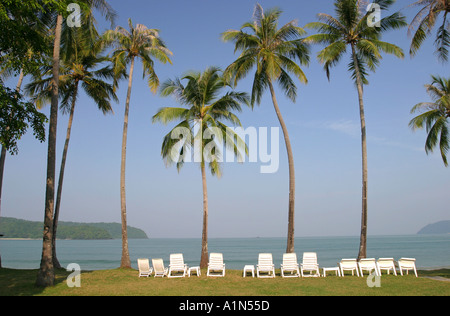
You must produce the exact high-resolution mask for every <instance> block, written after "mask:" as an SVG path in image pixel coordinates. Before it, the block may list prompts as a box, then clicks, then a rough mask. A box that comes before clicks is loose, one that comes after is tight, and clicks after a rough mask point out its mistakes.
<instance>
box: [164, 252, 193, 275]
mask: <svg viewBox="0 0 450 316" xmlns="http://www.w3.org/2000/svg"><path fill="white" fill-rule="evenodd" d="M187 272H188V266H187V265H186V264H184V259H183V254H182V253H174V254H171V255H170V263H169V273H168V277H169V278H176V277H180V278H183V277H185V276H186V274H187Z"/></svg>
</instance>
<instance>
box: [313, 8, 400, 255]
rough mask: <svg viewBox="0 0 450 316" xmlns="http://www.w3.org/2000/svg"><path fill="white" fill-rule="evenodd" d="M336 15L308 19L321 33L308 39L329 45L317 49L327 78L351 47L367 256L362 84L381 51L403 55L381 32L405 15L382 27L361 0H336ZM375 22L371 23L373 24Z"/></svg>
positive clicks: (393, 17)
mask: <svg viewBox="0 0 450 316" xmlns="http://www.w3.org/2000/svg"><path fill="white" fill-rule="evenodd" d="M394 2H395V0H375V1H373V3H375V4H378V5H379V7H380V9H381V10H384V11H385V10H387V9H389V7H390V6H391V5H392V4H393V3H394ZM334 6H335V12H336V17H333V16H331V15H328V14H324V13H321V14H319V15H318V17H319V20H320V21H321V22H313V23H309V24H307V25H306V26H305V28H313V29H316V30H317V31H318V34H314V35H310V36H309V37H307V38H306V39H305V40H306V41H307V42H309V43H318V44H324V45H325V46H326V47H325V48H324V49H323V50H322V51H320V52H319V53H318V55H317V56H318V59H319V61H320V62H321V63H323V64H324V68H325V71H326V74H327V76H328V79H329V78H330V68H331V67H333V66H336V65H337V64H338V63H339V61H340V60H341V59H342V58H343V57H344V55H345V54H346V52H347V48H350V63H349V70H350V71H351V76H352V79H353V80H355V82H356V87H357V90H358V101H359V114H360V120H361V149H362V214H361V236H360V247H359V254H358V258H365V257H366V253H367V249H366V241H367V172H368V171H367V143H366V122H365V115H364V101H363V85H364V84H368V81H367V77H366V76H367V71H368V70H371V71H375V69H376V67H377V66H378V65H379V63H380V60H381V59H382V55H381V53H387V54H393V55H395V56H396V57H399V58H403V57H404V54H403V51H402V49H401V48H400V47H398V46H396V45H394V44H391V43H387V42H384V41H381V37H382V34H383V33H385V32H386V31H389V30H392V29H398V28H401V27H404V26H406V22H405V18H404V17H403V16H402V15H400V14H399V13H394V14H392V15H389V16H386V17H384V18H383V19H381V21H379V22H380V27H375V26H373V25H372V23H368V19H369V18H371V17H372V15H371V11H369V12H366V5H365V4H363V3H362V2H361V1H359V0H336V1H335V3H334ZM370 25H372V26H370Z"/></svg>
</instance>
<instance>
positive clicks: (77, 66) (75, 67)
mask: <svg viewBox="0 0 450 316" xmlns="http://www.w3.org/2000/svg"><path fill="white" fill-rule="evenodd" d="M92 43H93V42H92V41H91V39H87V37H86V36H85V34H83V33H82V32H78V34H76V35H75V43H71V44H70V45H73V44H75V46H76V47H72V48H73V51H72V52H69V51H68V52H67V53H68V55H66V56H63V58H62V62H61V68H60V77H59V85H60V88H59V89H60V92H61V93H59V96H60V98H61V100H62V101H61V109H62V110H63V112H65V113H67V112H68V113H70V115H69V121H68V125H67V133H66V140H65V144H64V149H63V153H62V160H61V167H60V172H59V179H58V187H57V193H56V204H55V210H54V215H53V236H52V238H53V254H52V255H53V265H54V267H55V268H60V267H61V266H60V264H59V262H58V259H57V256H56V242H55V240H56V232H57V226H58V218H59V209H60V205H61V194H62V186H63V181H64V170H65V165H66V159H67V152H68V148H69V141H70V134H71V130H72V122H73V116H74V112H75V104H76V101H77V98H78V95H79V87H80V85H81V88H83V90H84V91H85V93H86V95H88V96H89V97H91V98H92V99H93V100H94V102H95V103H96V104H97V106H98V108H99V110H101V111H102V112H103V114H107V113H111V112H112V108H111V103H110V99H113V100H115V101H118V100H117V97H116V94H115V92H114V86H113V85H112V84H109V83H107V82H105V81H103V79H113V78H114V71H113V69H112V67H110V66H105V67H103V68H100V69H98V66H99V65H100V64H102V63H104V62H107V61H109V58H107V57H105V56H101V55H100V49H101V45H100V42H99V41H97V42H95V43H94V45H93V46H91V44H92ZM63 47H64V45H63ZM64 48H65V47H64ZM65 49H66V48H65ZM65 49H64V51H65ZM49 70H50V69H47V70H46V71H45V70H44V74H43V75H41V76H39V77H37V78H35V80H34V81H33V82H31V83H30V84H28V85H27V87H26V90H27V91H28V93H29V94H30V95H33V96H34V98H35V100H36V103H37V104H38V107H42V105H43V104H45V103H47V102H48V101H49V92H50V89H49V88H50V85H49V82H50V80H51V76H46V75H51V73H50V72H49Z"/></svg>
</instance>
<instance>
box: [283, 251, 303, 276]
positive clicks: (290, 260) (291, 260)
mask: <svg viewBox="0 0 450 316" xmlns="http://www.w3.org/2000/svg"><path fill="white" fill-rule="evenodd" d="M286 272H288V273H289V274H288V275H285V273H286ZM281 276H282V277H299V276H300V270H299V265H298V262H297V254H295V253H285V254H283V263H282V264H281Z"/></svg>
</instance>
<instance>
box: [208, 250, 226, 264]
mask: <svg viewBox="0 0 450 316" xmlns="http://www.w3.org/2000/svg"><path fill="white" fill-rule="evenodd" d="M209 265H210V266H223V254H221V253H215V252H212V253H210V254H209Z"/></svg>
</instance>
